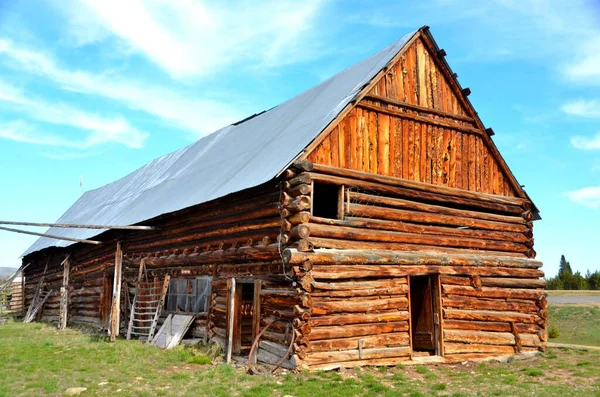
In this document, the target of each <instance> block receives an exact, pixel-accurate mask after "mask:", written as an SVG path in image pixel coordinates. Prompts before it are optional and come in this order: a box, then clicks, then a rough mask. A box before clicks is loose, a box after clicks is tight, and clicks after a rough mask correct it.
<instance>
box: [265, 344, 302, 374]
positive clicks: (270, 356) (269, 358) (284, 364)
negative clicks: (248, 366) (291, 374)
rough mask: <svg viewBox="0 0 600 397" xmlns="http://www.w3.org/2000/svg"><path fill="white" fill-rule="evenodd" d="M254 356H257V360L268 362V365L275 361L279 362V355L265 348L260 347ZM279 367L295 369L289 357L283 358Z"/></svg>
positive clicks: (273, 363)
mask: <svg viewBox="0 0 600 397" xmlns="http://www.w3.org/2000/svg"><path fill="white" fill-rule="evenodd" d="M256 357H257V360H258V362H260V363H264V364H268V365H277V363H279V361H280V360H281V357H279V356H276V355H275V354H273V353H271V352H269V351H267V350H265V349H262V348H259V349H258V354H257V356H256ZM281 367H282V368H285V369H295V368H296V367H295V366H294V364H292V362H291V361H290V360H289V359H287V360H284V361H283V362H282V363H281Z"/></svg>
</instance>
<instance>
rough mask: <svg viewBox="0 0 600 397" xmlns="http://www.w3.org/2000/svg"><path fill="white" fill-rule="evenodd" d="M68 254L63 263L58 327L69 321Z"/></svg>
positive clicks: (69, 263)
mask: <svg viewBox="0 0 600 397" xmlns="http://www.w3.org/2000/svg"><path fill="white" fill-rule="evenodd" d="M69 259H70V255H67V257H66V258H65V260H64V261H63V262H62V264H63V266H64V267H63V283H62V286H61V287H60V315H59V321H58V328H59V329H65V328H67V323H68V321H69V275H70V272H71V262H70V260H69Z"/></svg>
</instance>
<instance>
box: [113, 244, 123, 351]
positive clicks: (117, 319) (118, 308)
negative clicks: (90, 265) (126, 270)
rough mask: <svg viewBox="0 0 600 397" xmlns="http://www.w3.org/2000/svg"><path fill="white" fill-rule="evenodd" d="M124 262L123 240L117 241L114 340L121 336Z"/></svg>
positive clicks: (114, 288)
mask: <svg viewBox="0 0 600 397" xmlns="http://www.w3.org/2000/svg"><path fill="white" fill-rule="evenodd" d="M122 264H123V250H122V248H121V242H120V241H117V249H116V252H115V273H114V281H113V294H112V296H113V297H112V306H111V310H110V340H111V342H114V341H115V339H116V337H117V336H119V328H120V324H121V320H120V316H121V281H122V277H121V271H122Z"/></svg>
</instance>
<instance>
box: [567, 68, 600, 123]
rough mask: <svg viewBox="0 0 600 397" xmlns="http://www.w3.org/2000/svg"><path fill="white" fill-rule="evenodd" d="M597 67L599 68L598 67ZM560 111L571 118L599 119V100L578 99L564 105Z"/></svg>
mask: <svg viewBox="0 0 600 397" xmlns="http://www.w3.org/2000/svg"><path fill="white" fill-rule="evenodd" d="M598 67H599V68H600V65H598ZM599 70H600V69H599ZM599 78H600V76H599ZM561 109H562V111H563V112H565V113H566V114H568V115H571V116H578V117H586V118H600V100H595V99H594V100H584V99H578V100H575V101H571V102H568V103H566V104H564V105H563V106H562V107H561Z"/></svg>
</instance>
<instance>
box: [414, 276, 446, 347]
mask: <svg viewBox="0 0 600 397" xmlns="http://www.w3.org/2000/svg"><path fill="white" fill-rule="evenodd" d="M439 296H440V295H439V287H438V276H437V275H428V276H416V277H410V319H411V342H412V349H413V354H415V355H417V356H418V355H425V356H426V355H442V352H441V343H440V341H441V327H440V321H439V319H440V307H439V306H440V305H439Z"/></svg>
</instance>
